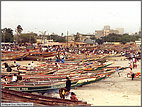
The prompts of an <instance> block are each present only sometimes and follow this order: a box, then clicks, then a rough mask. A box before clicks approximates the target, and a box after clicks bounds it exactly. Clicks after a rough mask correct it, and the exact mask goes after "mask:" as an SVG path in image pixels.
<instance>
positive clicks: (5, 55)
mask: <svg viewBox="0 0 142 107" xmlns="http://www.w3.org/2000/svg"><path fill="white" fill-rule="evenodd" d="M28 55H29V53H24V52H19V53H14V52H13V53H2V56H1V60H2V61H6V60H20V59H23V58H25V57H26V56H28Z"/></svg>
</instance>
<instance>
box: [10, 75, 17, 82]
mask: <svg viewBox="0 0 142 107" xmlns="http://www.w3.org/2000/svg"><path fill="white" fill-rule="evenodd" d="M11 81H12V82H17V75H16V74H14V76H13V77H12V80H11Z"/></svg>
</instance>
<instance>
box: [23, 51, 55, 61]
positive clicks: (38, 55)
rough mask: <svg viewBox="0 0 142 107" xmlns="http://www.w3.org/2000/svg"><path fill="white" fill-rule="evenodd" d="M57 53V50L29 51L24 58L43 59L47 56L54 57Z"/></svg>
mask: <svg viewBox="0 0 142 107" xmlns="http://www.w3.org/2000/svg"><path fill="white" fill-rule="evenodd" d="M56 55H57V53H55V52H29V55H28V56H26V57H25V58H24V59H28V60H37V59H43V58H46V57H52V56H56Z"/></svg>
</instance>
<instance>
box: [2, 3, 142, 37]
mask: <svg viewBox="0 0 142 107" xmlns="http://www.w3.org/2000/svg"><path fill="white" fill-rule="evenodd" d="M1 9H2V10H1V12H2V13H1V23H2V26H1V28H5V27H8V28H12V29H13V30H14V29H15V28H16V27H17V25H19V24H20V25H21V26H22V28H23V32H29V31H30V32H32V31H33V32H36V33H39V31H42V32H43V31H47V33H49V34H50V33H52V32H55V33H57V34H59V35H60V34H61V33H64V35H66V32H67V30H68V31H69V34H73V33H74V34H76V33H77V32H80V33H94V32H95V30H101V29H103V27H104V25H110V26H111V29H115V28H124V31H125V33H128V32H137V31H139V29H140V26H141V2H140V1H125V2H124V1H2V2H1Z"/></svg>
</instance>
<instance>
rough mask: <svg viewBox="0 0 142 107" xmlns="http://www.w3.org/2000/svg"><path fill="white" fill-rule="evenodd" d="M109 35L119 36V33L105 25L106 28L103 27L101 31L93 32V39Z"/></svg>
mask: <svg viewBox="0 0 142 107" xmlns="http://www.w3.org/2000/svg"><path fill="white" fill-rule="evenodd" d="M111 33H116V34H119V31H118V30H113V29H110V26H109V25H106V26H104V29H103V30H96V31H95V37H96V38H100V37H104V36H107V35H109V34H111Z"/></svg>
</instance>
